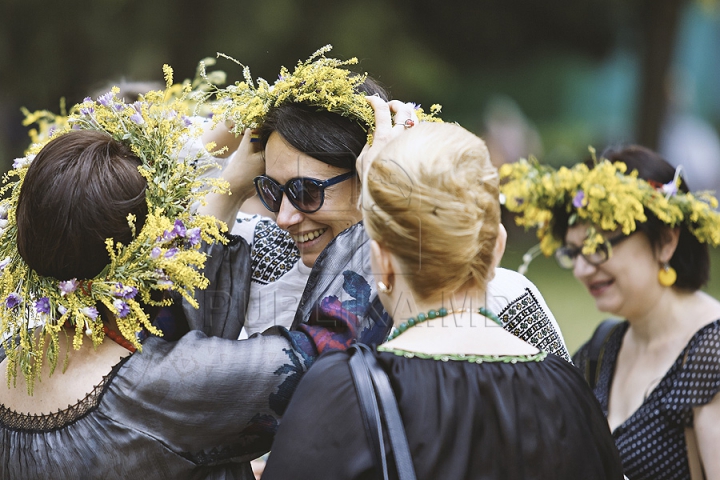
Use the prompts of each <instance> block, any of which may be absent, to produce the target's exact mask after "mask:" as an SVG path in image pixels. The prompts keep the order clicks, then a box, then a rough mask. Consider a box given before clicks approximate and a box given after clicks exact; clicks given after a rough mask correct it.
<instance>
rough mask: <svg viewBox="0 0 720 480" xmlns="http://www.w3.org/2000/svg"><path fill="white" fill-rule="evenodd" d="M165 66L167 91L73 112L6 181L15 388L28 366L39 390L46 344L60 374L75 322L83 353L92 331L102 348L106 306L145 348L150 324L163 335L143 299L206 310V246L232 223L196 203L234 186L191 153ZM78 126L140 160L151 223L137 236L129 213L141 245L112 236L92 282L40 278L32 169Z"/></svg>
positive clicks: (2, 306)
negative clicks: (23, 230) (26, 199)
mask: <svg viewBox="0 0 720 480" xmlns="http://www.w3.org/2000/svg"><path fill="white" fill-rule="evenodd" d="M163 70H164V73H165V80H166V85H167V87H168V89H167V90H166V91H151V92H148V93H147V94H146V95H142V96H141V97H140V101H138V102H134V103H131V104H127V103H124V102H123V101H122V100H120V99H118V98H117V93H118V92H117V88H113V90H112V91H110V92H108V93H107V94H105V95H102V96H100V97H99V98H98V99H97V101H93V100H91V99H90V98H86V99H85V101H84V102H83V103H81V104H79V105H76V106H75V107H73V109H72V110H71V112H70V115H69V116H68V117H67V122H66V123H65V125H64V126H63V125H62V124H56V128H57V129H56V131H55V132H53V134H52V136H50V137H48V138H47V139H45V140H44V141H43V142H42V143H39V144H35V145H33V146H32V147H31V148H30V149H29V152H28V154H27V155H26V156H25V157H24V158H20V159H17V160H16V161H15V165H14V169H13V170H11V171H10V172H9V173H7V174H6V175H5V178H4V183H5V185H4V186H3V188H2V189H0V193H1V194H5V195H6V196H7V197H8V198H6V199H5V200H3V201H2V202H0V217H1V221H2V223H1V224H0V226H2V227H3V228H4V230H3V231H2V234H0V271H1V272H2V274H1V275H0V334H1V335H2V340H3V346H4V348H5V352H6V354H7V359H8V369H7V371H8V384H10V381H11V380H13V384H14V380H15V379H16V377H17V368H18V366H19V367H20V369H21V371H22V373H23V375H24V376H25V378H26V379H27V383H28V392H29V393H30V394H32V387H33V383H34V380H35V379H36V378H37V377H38V376H39V373H40V371H41V370H40V369H41V366H42V363H43V356H44V355H43V352H44V350H45V347H46V344H47V342H49V344H47V354H46V356H47V359H48V361H49V362H50V365H51V373H52V371H54V369H55V367H56V365H57V361H58V355H59V351H58V350H59V343H58V334H59V332H60V331H61V329H62V328H63V326H64V325H66V323H67V324H69V325H72V326H73V327H74V338H73V347H74V348H75V349H79V348H80V347H81V345H82V343H83V334H87V335H88V336H90V337H91V338H92V341H93V344H94V345H98V344H99V343H101V342H102V341H103V338H104V331H103V322H102V318H101V316H100V315H99V312H98V310H97V308H96V306H97V305H98V302H99V303H101V304H102V305H104V306H105V307H106V308H107V309H108V310H109V311H110V312H112V313H113V314H114V315H115V316H116V318H117V325H118V328H119V330H120V332H121V333H122V335H123V337H125V338H126V339H127V340H129V341H130V342H131V343H132V344H133V345H135V347H136V348H138V349H140V348H141V345H140V344H139V342H138V340H137V337H136V333H137V332H139V331H141V330H142V328H146V329H147V330H148V331H150V332H151V333H153V334H155V335H162V332H160V331H158V330H157V329H156V328H154V327H153V325H152V324H151V319H150V318H148V315H147V314H146V313H145V312H144V311H143V309H142V308H141V306H140V302H143V303H145V304H147V305H160V306H162V305H169V304H170V303H171V300H169V299H165V300H162V301H155V300H153V299H152V298H151V293H152V292H154V291H175V292H178V293H180V294H181V295H182V296H183V297H184V298H185V299H187V301H188V302H190V303H191V304H193V305H195V306H197V304H196V302H195V300H194V299H193V294H194V291H195V289H196V288H205V287H207V285H208V280H207V279H206V278H205V277H204V276H203V275H202V273H200V272H199V269H200V268H202V267H203V266H204V264H205V255H204V254H203V253H202V252H200V251H199V246H200V243H201V241H206V242H214V241H224V240H223V237H222V235H221V231H222V230H224V229H225V227H224V226H218V223H217V221H216V219H215V218H213V217H210V216H201V215H196V214H195V213H193V211H192V210H193V209H192V205H193V204H196V203H197V202H200V201H202V198H203V196H204V195H205V193H206V190H207V189H208V188H209V189H211V190H212V191H215V192H224V191H225V190H226V187H227V186H226V185H225V184H224V182H221V181H219V180H217V179H210V178H204V177H202V176H201V174H202V173H203V171H205V170H206V169H208V168H211V167H212V164H210V163H207V162H198V160H199V159H200V157H202V156H204V155H206V152H200V153H197V154H195V155H193V156H185V154H184V153H182V149H183V147H185V146H186V144H188V142H191V141H193V139H194V138H196V137H198V136H199V135H200V134H201V132H200V131H199V130H198V129H197V127H195V124H194V123H193V122H192V121H191V120H190V118H189V117H188V116H186V115H185V114H186V113H187V110H186V108H187V104H186V102H185V101H184V98H183V95H179V96H178V97H177V98H176V99H175V100H170V87H171V86H172V70H171V69H170V67H168V66H167V65H166V66H164V67H163ZM189 91H190V87H189V86H188V87H186V88H185V89H184V92H185V93H189ZM70 129H85V130H95V131H100V132H106V133H108V134H109V135H110V136H112V138H114V139H115V140H117V141H121V142H123V143H125V144H127V145H129V146H130V148H131V149H132V151H133V152H134V153H135V155H137V157H138V158H139V159H140V161H141V164H140V165H139V166H138V170H139V172H140V174H141V175H142V176H143V177H144V178H145V179H146V180H147V188H146V201H147V205H148V215H147V219H146V220H145V224H144V225H143V227H142V228H141V229H140V231H139V232H135V221H136V219H135V218H134V216H133V215H128V219H127V220H128V225H129V226H130V228H131V229H132V231H133V234H134V239H133V240H132V241H131V242H130V243H129V244H128V245H123V244H121V243H119V242H118V243H115V242H114V241H113V239H111V238H109V239H107V240H106V246H107V251H108V254H109V257H110V263H109V264H108V265H107V266H106V267H105V268H104V269H103V270H102V272H100V273H99V274H98V275H96V276H95V277H94V278H92V279H84V280H78V279H64V280H58V279H56V278H51V277H46V276H42V275H39V274H38V273H37V272H35V271H34V270H32V269H31V268H30V267H29V266H28V265H27V264H26V263H25V261H24V260H23V258H22V257H21V256H20V254H19V253H18V249H17V222H16V217H15V214H16V209H17V205H18V198H19V194H20V189H21V187H22V184H23V181H24V179H25V175H26V173H27V169H28V167H29V165H30V164H31V163H32V160H33V158H34V157H35V155H36V154H37V153H38V152H39V151H40V150H41V149H42V148H43V146H44V145H45V144H47V142H48V141H49V140H50V139H51V138H56V137H57V136H59V135H62V134H64V133H66V132H68V131H69V130H70ZM198 165H199V166H198ZM8 193H9V196H8V195H7V194H8ZM38 228H42V226H38Z"/></svg>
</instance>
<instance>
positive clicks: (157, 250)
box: [150, 247, 162, 259]
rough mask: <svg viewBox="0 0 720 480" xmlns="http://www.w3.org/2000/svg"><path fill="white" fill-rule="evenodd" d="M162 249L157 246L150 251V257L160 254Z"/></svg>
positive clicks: (153, 257)
mask: <svg viewBox="0 0 720 480" xmlns="http://www.w3.org/2000/svg"><path fill="white" fill-rule="evenodd" d="M161 253H162V251H161V250H160V247H155V248H153V249H152V250H151V251H150V258H152V259H155V258H158V257H159V256H160V254H161Z"/></svg>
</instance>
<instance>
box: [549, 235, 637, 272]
mask: <svg viewBox="0 0 720 480" xmlns="http://www.w3.org/2000/svg"><path fill="white" fill-rule="evenodd" d="M633 233H635V232H633ZM631 235H632V233H631V234H630V235H624V234H620V235H618V236H616V237H613V238H608V239H606V240H605V242H603V243H601V244H600V245H598V246H597V248H596V249H595V251H594V252H593V253H588V254H584V253H582V246H580V247H571V246H569V245H564V246H562V247H560V248H558V249H557V250H555V260H557V262H558V265H560V267H562V268H565V269H567V270H570V269H571V268H573V267H574V266H575V259H576V258H577V257H578V255H580V256H582V257H583V258H584V259H585V261H586V262H588V263H589V264H590V265H595V266H598V265H601V264H603V263H605V262H607V261H608V259H609V258H610V249H611V248H612V247H614V246H615V245H617V244H619V243H620V242H622V241H623V240H625V239H627V238H629V237H630V236H631Z"/></svg>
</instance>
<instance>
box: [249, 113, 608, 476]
mask: <svg viewBox="0 0 720 480" xmlns="http://www.w3.org/2000/svg"><path fill="white" fill-rule="evenodd" d="M362 203H363V207H364V208H363V214H364V215H363V216H364V221H365V225H366V228H367V231H368V234H369V235H370V237H371V238H372V240H371V252H372V253H371V263H372V272H373V274H374V275H375V279H376V281H377V286H378V290H379V292H380V298H381V300H382V302H383V305H385V308H386V309H387V310H388V311H394V313H395V314H394V315H393V319H394V322H395V327H396V330H395V332H394V333H393V334H392V335H391V336H390V339H389V340H388V341H387V342H386V343H384V344H382V345H380V346H378V347H377V348H376V349H368V350H365V352H366V354H365V355H364V354H363V353H361V352H358V351H355V352H354V353H352V354H348V352H345V351H342V352H335V353H329V354H326V355H323V356H321V357H320V358H319V359H318V360H317V361H316V363H315V364H314V365H313V367H312V368H311V369H310V370H309V371H308V373H307V374H306V376H305V377H304V378H303V380H302V382H300V385H299V386H298V389H297V391H296V393H295V394H294V396H293V398H292V400H291V402H290V405H289V406H288V410H287V412H286V415H285V417H284V418H283V422H282V424H281V425H280V427H279V429H278V434H277V436H276V438H275V440H274V442H273V448H272V452H271V454H270V458H269V460H268V466H267V469H266V471H265V472H264V474H263V478H264V479H265V478H267V480H272V479H288V478H293V479H297V480H301V479H308V480H309V479H313V480H321V479H332V480H350V479H369V478H398V477H399V478H413V479H414V478H418V479H446V478H447V479H468V480H469V479H488V478H493V479H515V480H522V479H547V480H550V479H553V480H555V479H573V480H574V479H583V480H592V479H596V480H613V479H616V480H620V479H622V473H621V467H620V460H619V458H618V454H617V449H616V448H615V445H614V443H613V440H612V437H611V436H610V431H609V429H608V427H607V424H606V423H605V419H604V417H603V414H602V411H601V410H600V408H599V406H598V404H597V401H596V400H595V398H594V397H593V394H592V392H591V391H590V389H589V388H588V386H587V385H586V384H585V382H584V381H583V378H582V376H581V375H580V374H579V372H578V371H577V370H576V369H575V368H574V367H573V366H572V365H570V364H569V363H568V362H566V361H564V360H562V359H560V358H559V357H557V356H555V355H552V354H547V353H545V352H542V351H540V350H538V349H537V348H536V347H533V346H531V345H529V344H528V343H526V342H523V341H521V340H519V339H518V338H517V337H515V336H513V335H512V334H510V333H509V332H507V331H506V330H505V329H503V328H501V327H500V326H499V325H498V324H499V323H500V320H499V319H498V318H497V317H496V316H495V315H494V314H493V312H492V311H491V310H489V309H488V305H487V300H486V286H487V282H488V280H489V279H490V278H491V277H492V276H493V275H494V272H495V265H496V264H497V262H499V260H500V256H501V255H502V251H503V249H502V244H503V243H504V236H503V235H502V233H501V227H500V205H499V203H498V174H497V170H496V169H495V167H493V165H492V164H491V162H490V156H489V154H488V150H487V148H486V146H485V144H484V142H483V141H482V140H481V139H480V138H478V137H477V136H475V135H473V134H472V133H470V132H468V131H467V130H465V129H463V128H462V127H460V126H458V125H455V124H449V123H446V124H428V123H423V124H421V125H419V126H416V127H414V128H413V129H411V130H409V131H406V132H403V133H401V134H400V135H398V136H397V138H395V139H393V140H391V141H390V143H388V144H387V145H386V146H385V147H383V148H381V149H380V150H379V151H378V152H377V153H373V154H372V158H371V159H370V165H369V168H368V171H367V173H366V174H365V176H364V182H363V191H362ZM421 252H422V253H421ZM528 320H529V319H528ZM358 358H365V359H366V360H367V359H369V358H372V359H373V360H375V361H376V362H377V369H378V370H381V371H382V372H384V373H386V374H387V377H389V385H390V388H391V390H392V393H394V395H395V397H396V398H397V404H398V410H399V414H400V417H401V423H402V425H403V426H404V430H405V432H406V433H407V443H408V446H409V448H408V450H409V456H410V457H411V458H410V459H409V462H407V463H406V462H403V461H401V460H400V459H401V458H402V457H401V456H400V455H399V452H400V451H399V450H396V448H397V443H394V442H393V441H392V437H390V438H391V440H390V441H388V442H386V443H383V442H382V440H381V439H382V438H383V436H384V435H383V433H388V432H390V431H391V428H393V427H390V426H389V425H390V424H391V422H390V421H389V420H387V422H386V421H385V419H388V418H389V417H390V416H389V414H388V413H387V412H388V410H389V409H388V408H387V405H388V403H386V402H385V401H384V400H382V401H379V403H380V404H381V405H382V407H381V410H382V411H383V412H385V415H386V416H385V418H384V419H383V423H382V426H381V427H380V426H378V427H377V432H378V433H375V432H373V433H370V432H371V428H370V427H371V426H372V425H373V423H372V418H373V416H372V415H368V416H367V418H365V417H364V416H363V414H362V412H363V405H366V403H365V398H366V397H365V396H363V391H364V389H363V388H362V385H363V384H362V383H361V382H360V381H354V380H353V379H354V378H358V379H359V378H361V376H360V375H358V374H357V370H355V369H354V362H355V361H357V360H358ZM368 381H369V380H368ZM377 390H378V392H379V391H380V388H378V389H377ZM365 391H366V392H368V393H369V392H370V391H372V387H370V388H368V389H367V390H365ZM378 396H379V393H378ZM367 403H368V404H372V403H374V400H371V401H369V402H367ZM366 422H367V423H366ZM385 428H387V430H384V429H385ZM366 429H367V430H366ZM297 438H303V441H302V442H298V441H297V440H296V439H297ZM373 439H375V440H376V441H373ZM383 449H384V450H383ZM383 457H384V458H383ZM395 467H397V469H398V475H397V476H396V475H395V473H396V472H395ZM411 470H413V471H414V474H415V475H412V476H410V475H408V474H409V473H410V471H411ZM383 473H385V475H384V476H383V475H382V474H383ZM403 473H404V474H405V475H408V476H405V477H403Z"/></svg>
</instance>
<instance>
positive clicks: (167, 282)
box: [155, 269, 173, 287]
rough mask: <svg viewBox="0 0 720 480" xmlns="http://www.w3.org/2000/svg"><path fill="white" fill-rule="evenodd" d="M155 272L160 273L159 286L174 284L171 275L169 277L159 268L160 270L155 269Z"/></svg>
mask: <svg viewBox="0 0 720 480" xmlns="http://www.w3.org/2000/svg"><path fill="white" fill-rule="evenodd" d="M155 273H157V275H158V282H157V284H158V286H160V287H172V286H173V281H172V280H170V277H168V276H167V274H166V273H165V272H164V271H162V270H160V269H158V270H155Z"/></svg>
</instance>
